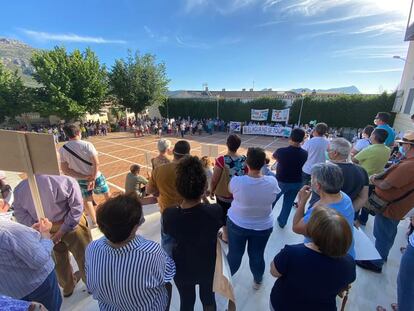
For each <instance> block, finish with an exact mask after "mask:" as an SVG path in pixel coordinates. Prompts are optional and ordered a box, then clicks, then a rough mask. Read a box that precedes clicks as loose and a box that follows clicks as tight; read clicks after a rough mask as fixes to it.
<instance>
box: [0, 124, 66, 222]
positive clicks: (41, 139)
mask: <svg viewBox="0 0 414 311" xmlns="http://www.w3.org/2000/svg"><path fill="white" fill-rule="evenodd" d="M0 144H1V146H2V149H3V150H5V152H3V153H2V156H1V161H0V169H1V170H5V171H14V172H24V173H26V175H27V179H28V182H29V187H30V192H31V194H32V198H33V203H34V206H35V209H36V215H37V218H38V219H41V218H44V217H45V213H44V211H43V206H42V201H41V199H40V194H39V188H38V186H37V183H36V179H35V174H46V175H60V171H59V164H58V160H57V154H56V147H55V141H54V138H53V135H51V134H39V133H25V132H16V131H5V130H0Z"/></svg>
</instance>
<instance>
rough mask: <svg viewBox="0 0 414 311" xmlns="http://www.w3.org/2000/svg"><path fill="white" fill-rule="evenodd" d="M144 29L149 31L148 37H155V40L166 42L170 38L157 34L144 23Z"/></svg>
mask: <svg viewBox="0 0 414 311" xmlns="http://www.w3.org/2000/svg"><path fill="white" fill-rule="evenodd" d="M144 30H145V32H146V33H147V35H148V37H150V38H151V39H154V40H155V41H158V42H162V43H165V42H168V40H169V38H168V36H165V35H159V34H157V33H155V32H154V31H152V29H151V28H149V27H148V26H146V25H144Z"/></svg>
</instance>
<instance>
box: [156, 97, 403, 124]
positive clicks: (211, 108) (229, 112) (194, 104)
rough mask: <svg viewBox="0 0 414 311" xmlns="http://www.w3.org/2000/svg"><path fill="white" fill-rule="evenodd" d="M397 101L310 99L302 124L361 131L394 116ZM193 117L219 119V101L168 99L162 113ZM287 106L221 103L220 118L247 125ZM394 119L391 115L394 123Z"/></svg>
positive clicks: (263, 101) (293, 116)
mask: <svg viewBox="0 0 414 311" xmlns="http://www.w3.org/2000/svg"><path fill="white" fill-rule="evenodd" d="M394 100H395V93H393V94H387V93H383V94H381V95H370V96H367V95H341V96H338V97H334V98H318V97H313V96H307V97H305V98H304V101H303V110H302V117H301V123H303V124H304V123H309V122H310V121H312V120H317V121H318V122H326V123H327V124H328V125H329V126H332V127H352V128H360V127H364V126H365V125H367V124H373V121H374V117H375V114H376V113H377V112H379V111H386V112H391V109H392V107H393V104H394ZM301 103H302V99H297V100H295V102H294V103H293V105H292V107H291V110H290V118H289V123H290V124H296V123H297V122H298V117H299V110H300V105H301ZM167 108H168V115H169V117H170V118H171V117H174V118H177V117H188V116H190V117H192V118H215V117H216V115H217V101H215V100H201V99H181V98H179V99H178V98H169V99H168V100H167V101H166V102H165V103H164V104H163V105H162V106H160V108H159V109H160V112H161V115H162V116H163V117H167ZM284 108H285V103H284V102H283V101H282V100H279V99H273V98H260V99H257V100H254V101H251V102H247V103H243V102H241V101H240V100H236V101H234V100H220V101H219V117H220V118H221V119H223V120H225V121H248V120H250V109H270V110H269V118H268V121H270V118H271V110H272V109H284ZM394 117H395V115H394V114H392V122H391V123H393V122H394Z"/></svg>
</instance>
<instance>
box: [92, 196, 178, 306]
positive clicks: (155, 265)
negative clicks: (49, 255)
mask: <svg viewBox="0 0 414 311" xmlns="http://www.w3.org/2000/svg"><path fill="white" fill-rule="evenodd" d="M143 221H144V218H143V217H142V205H141V203H140V201H139V199H138V196H137V195H136V193H130V194H121V195H118V196H116V197H114V198H111V199H109V200H108V201H106V202H105V203H104V204H102V205H101V206H100V208H99V209H98V211H97V223H98V226H99V229H100V230H101V231H102V232H103V234H104V235H105V237H102V238H100V239H99V240H96V241H93V242H92V243H91V244H89V246H88V248H87V250H86V279H87V287H88V291H89V292H90V293H92V295H93V298H94V299H96V300H98V303H99V309H100V310H145V311H147V310H157V311H159V310H166V309H167V306H168V304H169V294H168V291H167V287H166V286H167V284H168V285H169V282H171V280H172V279H173V277H174V275H175V264H174V261H173V260H172V259H171V258H170V257H168V256H167V254H166V253H165V252H164V251H163V250H162V249H161V247H160V245H159V244H158V243H155V242H153V241H149V240H146V239H144V238H143V237H141V236H139V235H137V234H136V233H137V229H138V227H139V226H140V225H141V224H142V223H143Z"/></svg>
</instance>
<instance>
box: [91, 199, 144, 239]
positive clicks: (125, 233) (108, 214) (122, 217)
mask: <svg viewBox="0 0 414 311" xmlns="http://www.w3.org/2000/svg"><path fill="white" fill-rule="evenodd" d="M141 218H142V205H141V202H140V200H139V198H138V195H137V193H136V192H135V191H133V192H130V193H127V194H124V193H120V194H118V195H116V196H113V197H112V198H110V199H109V200H107V201H106V202H104V203H103V204H101V205H100V206H98V209H97V211H96V221H97V223H98V226H99V230H101V231H102V233H103V234H104V235H105V237H106V238H107V239H108V240H109V241H111V242H112V243H120V242H123V241H125V240H126V239H128V237H129V236H130V235H131V232H132V229H133V228H134V227H135V226H136V225H139V224H140V220H141Z"/></svg>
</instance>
